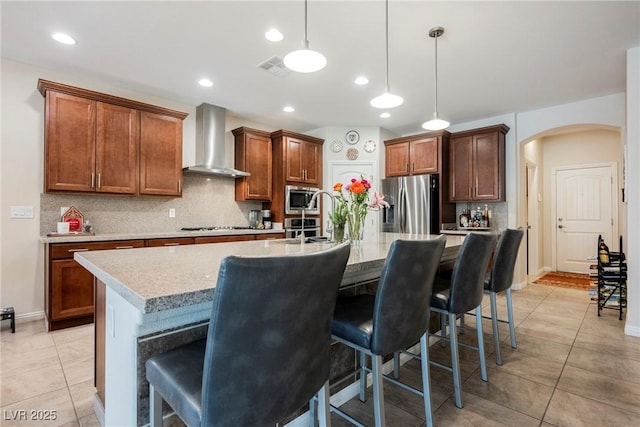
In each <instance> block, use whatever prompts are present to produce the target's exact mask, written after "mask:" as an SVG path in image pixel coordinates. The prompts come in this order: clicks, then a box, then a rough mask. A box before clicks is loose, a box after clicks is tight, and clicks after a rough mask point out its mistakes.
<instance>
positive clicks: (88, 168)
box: [45, 91, 96, 192]
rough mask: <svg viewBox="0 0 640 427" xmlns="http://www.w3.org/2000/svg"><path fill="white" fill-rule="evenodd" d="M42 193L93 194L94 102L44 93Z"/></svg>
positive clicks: (54, 93)
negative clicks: (74, 192)
mask: <svg viewBox="0 0 640 427" xmlns="http://www.w3.org/2000/svg"><path fill="white" fill-rule="evenodd" d="M46 102H47V106H46V117H45V187H46V188H45V191H58V190H62V191H85V192H86V191H94V182H95V181H94V179H95V175H94V173H95V160H96V157H95V152H96V150H95V124H96V102H95V101H91V100H89V99H86V98H81V97H78V96H72V95H65V94H62V93H57V92H52V91H48V92H47V99H46Z"/></svg>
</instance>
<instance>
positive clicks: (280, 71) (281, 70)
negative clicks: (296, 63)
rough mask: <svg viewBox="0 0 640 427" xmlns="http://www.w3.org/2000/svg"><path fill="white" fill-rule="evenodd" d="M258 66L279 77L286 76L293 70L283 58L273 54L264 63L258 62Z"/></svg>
mask: <svg viewBox="0 0 640 427" xmlns="http://www.w3.org/2000/svg"><path fill="white" fill-rule="evenodd" d="M258 67H259V68H262V69H263V70H267V71H268V72H269V73H271V74H273V75H275V76H278V77H286V76H288V75H289V73H291V70H290V69H288V68H287V67H286V66H285V65H284V62H283V61H282V58H278V57H277V56H272V57H271V58H269V59H267V60H266V61H264V62H263V63H262V64H258Z"/></svg>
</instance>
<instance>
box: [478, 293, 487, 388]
mask: <svg viewBox="0 0 640 427" xmlns="http://www.w3.org/2000/svg"><path fill="white" fill-rule="evenodd" d="M476 328H477V330H478V355H479V356H480V376H481V378H482V381H487V361H486V359H485V357H484V337H483V335H482V305H479V306H477V307H476Z"/></svg>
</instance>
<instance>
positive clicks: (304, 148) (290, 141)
mask: <svg viewBox="0 0 640 427" xmlns="http://www.w3.org/2000/svg"><path fill="white" fill-rule="evenodd" d="M271 140H272V141H273V150H274V164H275V168H281V170H280V171H278V170H276V171H275V173H281V174H283V175H284V181H286V183H290V184H305V185H311V186H315V187H320V186H322V144H323V143H324V140H323V139H320V138H315V137H313V136H309V135H303V134H300V133H296V132H291V131H287V130H278V131H276V132H273V133H271Z"/></svg>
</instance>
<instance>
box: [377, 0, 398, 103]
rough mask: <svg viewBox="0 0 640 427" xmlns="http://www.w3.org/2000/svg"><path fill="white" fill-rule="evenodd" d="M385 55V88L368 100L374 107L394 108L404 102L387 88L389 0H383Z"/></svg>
mask: <svg viewBox="0 0 640 427" xmlns="http://www.w3.org/2000/svg"><path fill="white" fill-rule="evenodd" d="M385 43H386V45H385V55H386V64H387V70H386V80H385V89H384V93H383V94H382V95H378V96H376V97H375V98H373V99H372V100H371V101H370V104H371V106H372V107H375V108H394V107H397V106H398V105H401V104H402V103H403V102H404V99H402V97H401V96H398V95H394V94H392V93H391V92H390V88H389V0H386V1H385Z"/></svg>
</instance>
